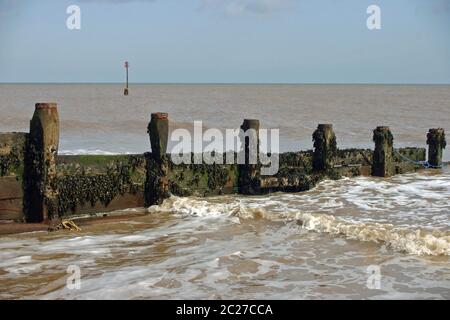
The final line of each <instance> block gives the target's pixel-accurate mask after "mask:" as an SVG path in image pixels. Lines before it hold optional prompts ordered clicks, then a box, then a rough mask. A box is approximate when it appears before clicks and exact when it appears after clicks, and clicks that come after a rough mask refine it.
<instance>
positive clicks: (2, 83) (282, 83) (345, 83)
mask: <svg viewBox="0 0 450 320" xmlns="http://www.w3.org/2000/svg"><path fill="white" fill-rule="evenodd" d="M5 84H16V85H19V84H52V85H58V84H60V85H68V84H110V85H124V83H123V82H82V81H74V82H70V81H68V82H65V81H62V82H51V81H49V82H47V81H39V82H30V81H18V82H3V81H0V85H5ZM128 84H129V85H400V86H402V85H404V86H405V85H422V86H426V85H430V86H436V85H444V86H446V85H450V82H428V83H421V82H129V83H128Z"/></svg>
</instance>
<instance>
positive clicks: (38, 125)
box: [24, 103, 59, 222]
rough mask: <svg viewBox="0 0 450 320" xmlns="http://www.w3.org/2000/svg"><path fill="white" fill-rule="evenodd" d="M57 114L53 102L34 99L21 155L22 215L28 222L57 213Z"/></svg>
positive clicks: (38, 220)
mask: <svg viewBox="0 0 450 320" xmlns="http://www.w3.org/2000/svg"><path fill="white" fill-rule="evenodd" d="M58 144H59V116H58V109H57V105H56V103H36V106H35V110H34V114H33V118H32V119H31V121H30V134H29V139H28V145H27V148H26V149H27V150H26V156H25V175H24V180H25V181H24V185H25V199H24V202H25V203H24V204H25V215H26V218H27V221H28V222H42V221H47V220H51V219H52V218H57V217H58V208H57V204H58V188H57V176H56V157H57V155H58Z"/></svg>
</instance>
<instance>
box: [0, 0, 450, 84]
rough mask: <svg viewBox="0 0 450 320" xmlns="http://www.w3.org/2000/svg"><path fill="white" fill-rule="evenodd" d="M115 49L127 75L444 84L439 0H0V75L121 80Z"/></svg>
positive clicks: (447, 54) (140, 78)
mask: <svg viewBox="0 0 450 320" xmlns="http://www.w3.org/2000/svg"><path fill="white" fill-rule="evenodd" d="M71 4H76V5H79V6H80V8H81V30H69V29H67V28H66V19H67V17H68V15H67V14H66V8H67V7H68V6H69V5H71ZM371 4H376V5H378V6H379V7H380V8H381V23H382V29H381V30H373V31H371V30H368V29H367V27H366V19H367V17H368V15H367V13H366V9H367V7H368V6H369V5H371ZM126 59H127V60H129V61H130V65H131V69H130V81H131V82H148V83H447V84H448V83H450V0H370V1H368V0H68V1H66V0H0V82H121V81H123V79H124V70H123V61H124V60H126Z"/></svg>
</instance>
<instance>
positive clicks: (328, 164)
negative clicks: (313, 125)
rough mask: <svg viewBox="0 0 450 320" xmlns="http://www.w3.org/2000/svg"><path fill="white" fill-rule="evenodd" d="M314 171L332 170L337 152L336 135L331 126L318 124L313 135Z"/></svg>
mask: <svg viewBox="0 0 450 320" xmlns="http://www.w3.org/2000/svg"><path fill="white" fill-rule="evenodd" d="M313 141H314V153H313V169H314V171H326V170H329V169H332V168H333V166H334V161H335V157H336V152H337V144H336V135H335V134H334V131H333V125H332V124H319V125H318V126H317V129H316V130H315V131H314V133H313Z"/></svg>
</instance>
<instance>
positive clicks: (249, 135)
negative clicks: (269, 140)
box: [238, 119, 261, 194]
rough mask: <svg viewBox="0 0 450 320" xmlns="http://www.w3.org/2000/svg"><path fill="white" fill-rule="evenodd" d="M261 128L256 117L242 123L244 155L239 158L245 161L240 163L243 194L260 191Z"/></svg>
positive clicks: (240, 186)
mask: <svg viewBox="0 0 450 320" xmlns="http://www.w3.org/2000/svg"><path fill="white" fill-rule="evenodd" d="M259 128H260V126H259V120H256V119H244V122H243V123H242V125H241V130H242V134H243V135H241V143H243V148H242V150H241V152H243V156H241V157H238V159H241V160H243V162H244V163H240V165H239V193H242V194H259V193H260V189H261V181H260V175H261V166H260V164H259Z"/></svg>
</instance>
